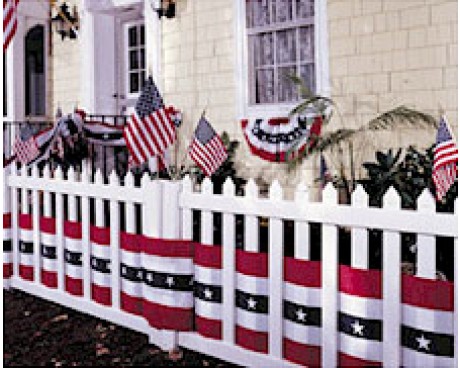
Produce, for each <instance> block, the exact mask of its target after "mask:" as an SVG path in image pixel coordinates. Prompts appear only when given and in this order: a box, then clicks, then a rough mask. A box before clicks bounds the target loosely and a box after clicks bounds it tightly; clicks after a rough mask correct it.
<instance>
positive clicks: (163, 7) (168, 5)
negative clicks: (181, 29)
mask: <svg viewBox="0 0 460 368" xmlns="http://www.w3.org/2000/svg"><path fill="white" fill-rule="evenodd" d="M154 3H155V4H156V5H155V6H154V8H153V9H154V10H155V11H156V12H157V13H158V18H160V19H161V17H163V16H165V17H166V18H169V19H171V18H174V17H175V16H176V1H175V0H157V1H155V2H154Z"/></svg>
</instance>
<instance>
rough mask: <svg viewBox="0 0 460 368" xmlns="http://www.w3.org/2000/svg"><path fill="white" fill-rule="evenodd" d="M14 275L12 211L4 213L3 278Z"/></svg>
mask: <svg viewBox="0 0 460 368" xmlns="http://www.w3.org/2000/svg"><path fill="white" fill-rule="evenodd" d="M12 275H13V248H12V243H11V213H4V214H3V278H4V279H9V278H10V277H11V276H12Z"/></svg>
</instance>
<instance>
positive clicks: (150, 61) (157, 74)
mask: <svg viewBox="0 0 460 368" xmlns="http://www.w3.org/2000/svg"><path fill="white" fill-rule="evenodd" d="M144 21H145V48H146V50H145V54H146V58H147V60H146V65H147V73H152V77H153V79H154V81H155V83H156V85H157V86H158V88H159V90H160V92H161V93H162V92H163V87H164V83H163V79H162V77H161V47H162V43H161V22H160V19H159V18H158V14H157V12H156V11H154V10H153V7H152V1H151V0H144Z"/></svg>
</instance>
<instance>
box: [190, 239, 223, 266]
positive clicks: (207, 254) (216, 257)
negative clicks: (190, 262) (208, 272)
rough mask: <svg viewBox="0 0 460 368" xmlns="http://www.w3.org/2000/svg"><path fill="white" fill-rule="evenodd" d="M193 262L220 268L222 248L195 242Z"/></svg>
mask: <svg viewBox="0 0 460 368" xmlns="http://www.w3.org/2000/svg"><path fill="white" fill-rule="evenodd" d="M194 245H195V258H194V264H196V265H199V266H203V267H208V268H217V269H220V268H222V248H221V247H219V246H213V245H205V244H201V243H195V244H194Z"/></svg>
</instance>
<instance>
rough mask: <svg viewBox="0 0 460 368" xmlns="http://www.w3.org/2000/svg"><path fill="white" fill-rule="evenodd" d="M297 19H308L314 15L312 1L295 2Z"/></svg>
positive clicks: (298, 0)
mask: <svg viewBox="0 0 460 368" xmlns="http://www.w3.org/2000/svg"><path fill="white" fill-rule="evenodd" d="M296 5H297V18H308V17H312V16H313V15H314V14H315V1H314V0H296Z"/></svg>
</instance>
